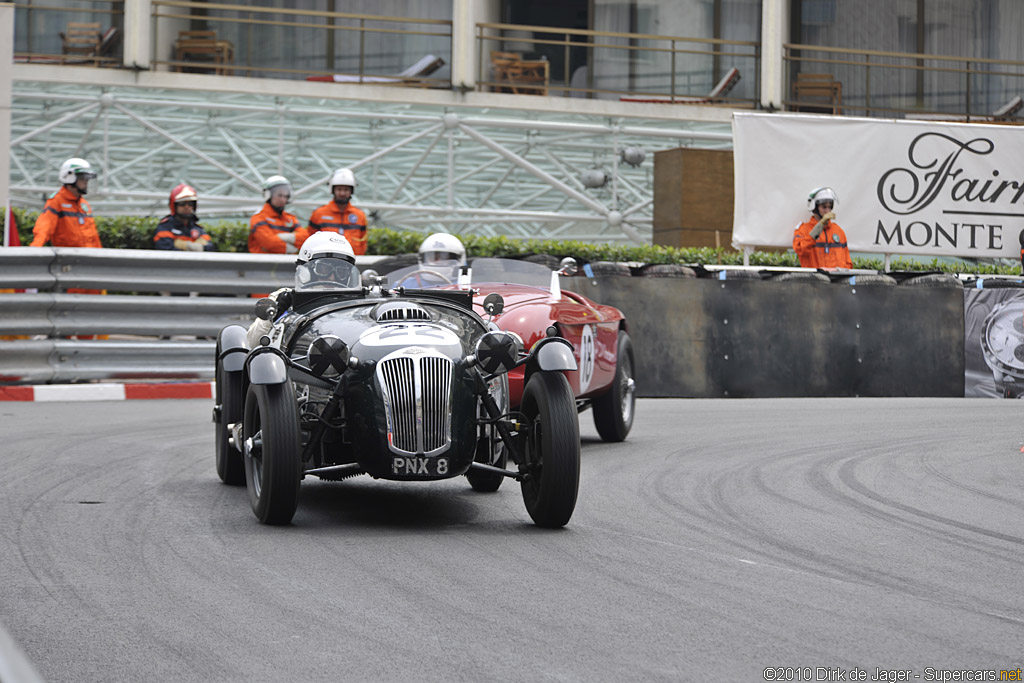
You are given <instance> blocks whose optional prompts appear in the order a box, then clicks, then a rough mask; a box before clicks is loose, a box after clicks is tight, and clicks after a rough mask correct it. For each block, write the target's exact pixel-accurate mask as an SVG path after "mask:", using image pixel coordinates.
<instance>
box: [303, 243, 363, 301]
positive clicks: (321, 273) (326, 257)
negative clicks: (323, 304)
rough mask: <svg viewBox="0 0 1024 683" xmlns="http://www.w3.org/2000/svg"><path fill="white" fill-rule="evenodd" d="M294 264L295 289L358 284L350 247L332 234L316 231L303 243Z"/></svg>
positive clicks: (357, 270)
mask: <svg viewBox="0 0 1024 683" xmlns="http://www.w3.org/2000/svg"><path fill="white" fill-rule="evenodd" d="M295 263H296V266H295V286H296V288H298V289H299V290H306V289H310V288H317V289H319V288H323V287H325V286H326V287H328V288H337V287H345V288H349V287H358V286H359V285H360V277H359V269H358V268H356V256H355V254H354V253H353V252H352V245H350V244H349V243H348V240H347V239H345V237H344V235H340V234H338V233H336V232H318V233H317V234H315V235H313V236H312V237H310V238H309V239H307V240H306V241H305V242H303V243H302V249H300V250H299V259H298V260H297V261H296V262H295Z"/></svg>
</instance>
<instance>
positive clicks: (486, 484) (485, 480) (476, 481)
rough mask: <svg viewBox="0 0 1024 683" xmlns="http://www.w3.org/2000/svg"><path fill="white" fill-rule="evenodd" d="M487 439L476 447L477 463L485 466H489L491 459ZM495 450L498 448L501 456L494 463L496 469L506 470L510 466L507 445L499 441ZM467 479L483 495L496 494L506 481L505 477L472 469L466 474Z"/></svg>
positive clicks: (482, 440)
mask: <svg viewBox="0 0 1024 683" xmlns="http://www.w3.org/2000/svg"><path fill="white" fill-rule="evenodd" d="M489 445H490V444H489V443H488V440H487V439H481V440H480V441H479V442H478V443H477V446H476V461H477V462H482V463H484V464H489V463H488V460H489V459H490V448H489ZM495 448H498V449H499V451H500V454H499V455H498V459H497V460H496V461H495V462H494V466H495V467H500V468H501V469H505V467H506V466H507V465H508V449H506V448H505V444H504V443H503V442H502V441H500V440H499V441H498V442H497V443H496V444H495ZM466 479H468V480H469V485H470V486H472V487H473V490H474V491H479V492H481V493H494V492H495V491H497V490H498V489H499V488H500V487H501V482H503V481H505V476H504V475H502V474H497V473H495V472H483V471H480V470H474V469H470V470H469V471H468V472H466Z"/></svg>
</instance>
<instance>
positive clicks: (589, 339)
mask: <svg viewBox="0 0 1024 683" xmlns="http://www.w3.org/2000/svg"><path fill="white" fill-rule="evenodd" d="M596 351H597V350H596V348H595V347H594V329H593V326H591V325H584V326H583V330H582V333H581V335H580V358H579V361H580V393H581V394H582V393H583V392H585V391H586V390H587V389H588V388H589V387H590V381H591V380H592V379H594V357H595V356H596V355H597V353H596Z"/></svg>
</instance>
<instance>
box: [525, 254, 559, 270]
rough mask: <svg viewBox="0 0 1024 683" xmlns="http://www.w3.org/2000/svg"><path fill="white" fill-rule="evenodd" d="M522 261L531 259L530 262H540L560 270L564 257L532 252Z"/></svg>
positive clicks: (550, 268)
mask: <svg viewBox="0 0 1024 683" xmlns="http://www.w3.org/2000/svg"><path fill="white" fill-rule="evenodd" d="M520 260H522V261H529V262H530V263H539V264H540V265H542V266H544V267H545V268H547V269H549V270H558V268H559V266H561V265H562V259H560V258H558V257H557V256H552V255H551V254H530V255H529V256H524V257H523V258H522V259H520Z"/></svg>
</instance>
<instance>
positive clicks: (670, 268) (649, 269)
mask: <svg viewBox="0 0 1024 683" xmlns="http://www.w3.org/2000/svg"><path fill="white" fill-rule="evenodd" d="M641 275H642V276H643V277H697V271H695V270H694V269H693V268H690V267H689V266H681V265H679V264H678V263H654V264H651V265H649V266H644V268H643V270H642V271H641Z"/></svg>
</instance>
